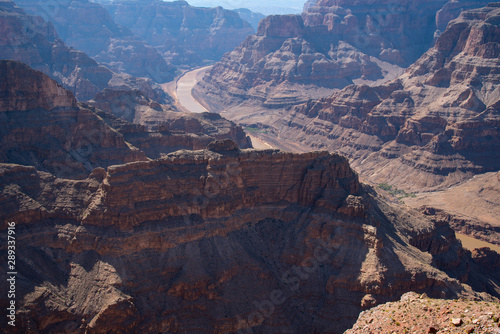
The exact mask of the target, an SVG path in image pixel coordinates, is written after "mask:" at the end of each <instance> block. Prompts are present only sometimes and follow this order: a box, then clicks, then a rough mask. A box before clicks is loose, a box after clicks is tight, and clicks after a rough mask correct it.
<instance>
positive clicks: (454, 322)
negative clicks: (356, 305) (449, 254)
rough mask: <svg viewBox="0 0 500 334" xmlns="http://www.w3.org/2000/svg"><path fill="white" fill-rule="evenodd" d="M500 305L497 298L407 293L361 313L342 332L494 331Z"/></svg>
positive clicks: (360, 333) (350, 333)
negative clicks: (479, 299)
mask: <svg viewBox="0 0 500 334" xmlns="http://www.w3.org/2000/svg"><path fill="white" fill-rule="evenodd" d="M499 308H500V305H499V303H498V301H491V302H482V301H477V300H474V299H473V298H460V299H454V300H440V299H433V298H429V297H428V296H426V295H425V294H418V293H415V292H408V293H406V294H404V295H403V296H402V297H401V300H399V301H396V302H392V303H387V304H384V305H379V306H377V307H375V308H372V309H370V310H367V311H365V312H363V313H362V314H361V315H360V316H359V318H358V320H357V322H356V324H355V325H354V326H353V327H352V328H351V329H350V330H348V331H346V332H345V333H346V334H358V333H359V334H364V333H387V332H391V333H394V332H396V333H404V332H415V331H418V332H422V333H439V332H443V331H446V332H447V333H454V334H459V333H488V332H493V333H494V332H495V331H497V330H498V318H499V316H500V312H499V310H498V309H499Z"/></svg>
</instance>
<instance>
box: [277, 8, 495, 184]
mask: <svg viewBox="0 0 500 334" xmlns="http://www.w3.org/2000/svg"><path fill="white" fill-rule="evenodd" d="M499 10H500V9H499V7H498V5H496V4H492V5H488V6H487V7H484V8H481V9H475V10H470V11H465V12H463V13H462V15H461V16H460V17H459V18H458V19H456V20H454V21H452V22H450V24H449V25H448V28H447V29H446V31H445V32H443V34H441V36H440V37H439V39H438V40H437V41H436V46H435V47H434V48H432V49H430V50H429V51H428V52H427V53H425V54H424V55H423V56H422V57H421V58H420V59H419V60H418V61H417V62H416V63H415V64H414V65H412V66H411V67H410V68H409V69H408V70H407V71H406V72H405V74H403V75H402V76H401V77H400V78H399V79H398V80H395V81H393V82H392V83H389V84H385V85H382V86H376V87H369V86H366V85H353V86H349V87H346V88H345V89H343V90H342V91H340V92H337V93H334V94H333V95H332V96H331V97H329V98H327V99H322V100H319V101H313V102H309V103H307V104H304V105H302V106H300V107H298V108H297V109H296V114H295V115H292V116H290V117H289V118H284V119H283V121H282V124H288V126H287V127H286V130H285V131H280V135H281V136H283V137H285V138H290V139H291V138H293V139H295V140H297V139H298V140H300V141H304V142H305V143H308V144H310V145H311V146H312V147H328V148H329V149H331V150H333V151H337V152H341V153H343V154H345V155H347V156H349V157H350V158H351V159H353V166H354V167H355V168H357V170H358V171H360V172H361V173H362V174H363V175H364V176H365V177H369V178H370V180H372V181H373V182H376V183H381V182H386V183H391V184H396V185H398V186H400V187H401V188H404V189H407V190H412V191H416V190H422V189H432V188H434V187H443V186H449V185H451V184H454V183H456V182H459V181H462V180H464V179H467V178H470V177H471V176H472V175H474V174H477V173H484V172H487V171H496V170H498V168H499V165H498V161H500V157H499V155H498V152H500V150H499V148H500V147H499V145H500V142H499V140H498V138H500V136H499V132H498V129H499V122H500V114H499V102H498V101H499V99H500V95H499V91H498V89H497V88H496V82H497V81H498V77H499V74H500V62H499V58H498V55H499V45H500V40H499V38H498V37H499V36H500V34H499V33H498V29H500V28H499V26H498V22H499V21H498V20H497V19H496V18H497V17H498V15H499ZM303 115H305V117H304V116H303ZM311 119H314V120H315V121H314V122H311ZM290 124H291V126H290ZM286 132H288V135H287V134H285V133H286Z"/></svg>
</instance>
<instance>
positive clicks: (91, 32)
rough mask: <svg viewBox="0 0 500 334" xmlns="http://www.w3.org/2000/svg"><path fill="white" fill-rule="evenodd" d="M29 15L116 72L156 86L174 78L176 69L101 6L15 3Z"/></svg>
mask: <svg viewBox="0 0 500 334" xmlns="http://www.w3.org/2000/svg"><path fill="white" fill-rule="evenodd" d="M16 3H17V4H18V5H19V6H20V7H22V8H23V9H25V10H26V11H27V12H28V13H29V14H31V15H39V16H41V17H43V18H44V19H45V20H46V21H50V22H52V24H54V27H55V28H56V30H57V32H58V34H59V36H60V37H61V38H62V39H63V40H64V42H65V43H66V44H67V45H69V46H71V47H74V48H75V49H78V50H81V51H83V52H85V53H86V54H88V55H89V56H90V57H92V58H93V59H95V60H96V61H98V62H99V63H102V64H104V65H105V66H106V67H108V68H110V69H111V70H113V71H115V72H125V73H128V74H130V75H132V76H136V77H147V78H150V79H152V80H154V81H156V82H158V83H163V82H167V81H170V80H172V79H173V78H174V75H175V71H176V69H175V68H174V67H173V66H171V65H169V64H167V62H166V61H165V60H164V59H163V57H162V56H161V55H160V54H159V53H158V51H157V50H156V49H155V48H153V47H151V46H149V45H147V44H146V43H145V42H144V41H142V40H141V39H139V38H137V37H136V36H134V34H133V33H132V32H131V31H130V30H129V29H127V28H125V27H123V26H120V25H118V24H116V23H115V22H114V21H113V19H112V18H111V17H110V15H109V13H108V12H107V11H106V9H104V8H103V7H102V6H101V5H100V4H98V3H94V2H90V1H88V0H71V1H68V0H65V1H56V2H47V1H45V0H17V1H16Z"/></svg>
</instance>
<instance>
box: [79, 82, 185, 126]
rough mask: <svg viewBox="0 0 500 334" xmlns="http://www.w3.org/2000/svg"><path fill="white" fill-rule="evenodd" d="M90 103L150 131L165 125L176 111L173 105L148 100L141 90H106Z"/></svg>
mask: <svg viewBox="0 0 500 334" xmlns="http://www.w3.org/2000/svg"><path fill="white" fill-rule="evenodd" d="M88 103H89V104H90V105H92V106H94V107H97V108H99V109H101V110H104V111H107V112H109V113H112V114H113V115H115V116H117V117H120V118H122V119H124V120H125V121H127V122H129V123H134V124H141V125H144V126H146V128H148V129H158V127H159V125H160V123H164V122H165V121H166V120H167V119H168V117H169V114H170V113H172V112H175V111H176V110H175V109H174V108H173V106H171V105H168V104H160V103H158V102H156V101H155V100H153V99H151V98H148V97H147V96H145V94H144V93H143V92H141V91H140V90H117V89H105V90H104V91H102V92H101V93H99V94H97V95H96V96H95V98H94V99H92V100H90V101H88Z"/></svg>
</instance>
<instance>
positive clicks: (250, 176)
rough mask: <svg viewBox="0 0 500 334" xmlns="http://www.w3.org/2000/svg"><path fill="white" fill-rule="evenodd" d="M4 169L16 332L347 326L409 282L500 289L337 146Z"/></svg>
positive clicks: (437, 291) (460, 291) (212, 150)
mask: <svg viewBox="0 0 500 334" xmlns="http://www.w3.org/2000/svg"><path fill="white" fill-rule="evenodd" d="M1 171H2V172H1V176H2V199H1V201H0V206H1V208H2V210H0V212H1V215H2V216H1V217H0V218H1V221H2V230H5V229H6V228H7V225H6V223H4V222H7V221H13V222H16V234H17V235H18V236H19V237H18V241H17V243H18V244H17V245H18V246H17V249H18V251H17V253H16V259H17V261H16V263H17V267H16V269H17V271H18V278H17V282H18V283H17V284H18V285H17V290H16V292H17V294H18V300H19V303H18V310H19V312H18V327H16V328H15V329H13V331H11V332H15V333H20V332H26V331H27V330H28V328H31V330H38V331H39V332H41V333H49V332H56V331H61V330H63V329H66V330H68V331H71V332H73V333H84V332H85V331H87V332H89V331H90V332H96V333H104V332H106V333H119V332H122V333H123V332H129V333H131V332H148V333H153V332H169V331H170V332H197V331H211V332H214V333H231V332H238V331H239V332H251V331H252V330H253V331H254V332H255V331H256V332H266V333H283V332H302V333H309V332H312V331H314V330H316V331H319V332H323V333H342V332H343V331H344V330H345V329H347V328H349V327H350V326H352V324H353V323H354V322H355V319H356V318H357V316H358V314H359V312H360V311H361V310H362V309H364V308H369V307H371V306H373V305H376V304H378V303H383V302H386V301H390V300H394V299H397V298H399V296H401V295H402V294H403V293H404V292H406V291H408V290H415V291H419V292H426V293H428V294H429V295H430V296H434V297H448V298H456V297H458V296H463V295H469V296H472V297H476V298H487V299H488V298H489V299H491V297H488V296H487V295H486V294H484V293H483V294H481V295H479V294H476V293H474V292H473V291H472V290H471V289H470V288H469V287H468V286H466V285H463V284H461V282H460V280H461V281H462V282H467V283H469V284H472V285H473V286H474V287H475V288H477V289H479V290H483V291H489V292H490V293H495V294H497V295H498V291H495V289H496V287H495V284H497V283H495V282H497V280H496V279H495V278H494V276H487V275H486V274H483V273H481V269H480V268H479V267H477V265H476V264H475V263H474V262H472V260H471V258H470V255H468V253H464V251H463V250H462V249H461V247H460V245H459V244H458V243H457V242H456V239H454V236H453V232H452V231H451V230H450V229H449V227H448V226H446V225H435V224H433V223H431V222H430V221H428V220H426V219H425V218H423V217H422V216H419V215H418V214H417V213H416V212H412V213H411V212H407V211H405V210H402V209H401V208H391V207H389V206H388V205H387V204H386V203H384V202H383V201H381V200H380V199H377V197H376V196H375V195H374V194H372V195H370V194H369V193H366V192H365V191H364V190H363V189H362V188H361V186H360V184H359V182H358V180H357V176H356V174H355V173H354V172H353V171H352V170H351V169H350V168H349V165H348V163H347V160H346V159H344V158H342V157H340V156H337V155H331V154H328V153H326V152H314V153H306V154H302V155H298V154H290V153H282V152H278V151H252V150H245V151H239V150H238V149H237V148H236V146H235V144H234V143H232V142H231V141H220V142H214V143H213V144H212V145H210V146H209V150H202V151H179V152H176V153H172V154H169V155H167V156H166V157H165V158H163V159H159V160H155V161H149V162H138V163H131V164H126V165H121V166H113V167H109V168H108V170H107V171H105V170H104V169H96V170H95V171H94V172H93V173H92V175H91V176H90V178H89V179H87V180H82V181H71V180H63V179H55V178H54V177H53V176H51V175H49V174H47V173H42V172H37V171H36V170H35V169H34V168H32V167H23V166H18V165H5V164H2V165H1ZM56 188H57V189H62V190H61V191H55V189H56ZM48 194H51V195H50V196H49V195H48ZM4 232H5V231H4ZM4 234H5V233H4ZM28 245H29V246H28ZM2 254H5V253H4V252H2ZM4 256H5V255H2V257H4ZM469 270H470V272H469ZM472 272H473V273H474V274H473V275H472ZM449 275H451V276H453V277H456V278H452V277H450V276H449ZM468 277H470V278H468ZM6 284H7V281H6V280H5V279H4V280H2V282H1V283H0V285H1V286H2V288H3V287H4V286H5V285H6ZM7 302H8V301H7V300H6V297H5V296H1V297H0V307H4V306H5V305H6V303H7ZM5 307H6V306H5ZM16 331H17V332H16Z"/></svg>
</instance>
